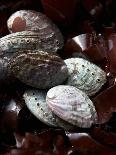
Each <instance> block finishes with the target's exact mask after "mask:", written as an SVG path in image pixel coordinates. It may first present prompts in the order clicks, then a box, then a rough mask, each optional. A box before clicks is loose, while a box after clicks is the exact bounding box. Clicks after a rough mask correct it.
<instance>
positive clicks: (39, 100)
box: [23, 89, 74, 130]
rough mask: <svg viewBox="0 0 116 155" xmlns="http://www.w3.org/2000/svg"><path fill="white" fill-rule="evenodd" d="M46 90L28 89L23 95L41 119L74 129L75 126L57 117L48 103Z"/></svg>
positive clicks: (51, 123)
mask: <svg viewBox="0 0 116 155" xmlns="http://www.w3.org/2000/svg"><path fill="white" fill-rule="evenodd" d="M46 94H47V91H46V90H35V89H32V90H27V91H26V92H25V93H24V95H23V97H24V100H25V103H26V105H27V107H28V109H29V110H30V111H31V112H32V114H33V115H34V116H36V117H37V118H38V119H39V120H40V121H42V122H44V123H45V124H47V125H50V126H54V127H58V126H59V127H62V128H64V129H66V130H69V129H74V126H73V125H71V124H69V123H67V122H65V121H63V120H62V119H60V118H59V117H57V116H56V115H55V114H54V113H53V112H52V111H51V109H50V108H49V107H48V105H47V104H46Z"/></svg>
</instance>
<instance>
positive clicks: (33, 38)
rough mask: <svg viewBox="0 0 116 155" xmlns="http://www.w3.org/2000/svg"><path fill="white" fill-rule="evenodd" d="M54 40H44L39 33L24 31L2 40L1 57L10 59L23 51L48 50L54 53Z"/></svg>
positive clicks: (0, 41)
mask: <svg viewBox="0 0 116 155" xmlns="http://www.w3.org/2000/svg"><path fill="white" fill-rule="evenodd" d="M52 41H53V40H51V39H50V38H44V36H40V35H39V34H38V33H37V32H32V31H22V32H17V33H13V34H9V35H7V36H5V37H2V38H1V39H0V57H2V58H3V57H8V58H10V57H11V56H12V55H13V54H14V53H15V52H19V51H21V50H32V51H34V50H38V49H39V50H44V51H45V50H47V52H54V48H53V42H52Z"/></svg>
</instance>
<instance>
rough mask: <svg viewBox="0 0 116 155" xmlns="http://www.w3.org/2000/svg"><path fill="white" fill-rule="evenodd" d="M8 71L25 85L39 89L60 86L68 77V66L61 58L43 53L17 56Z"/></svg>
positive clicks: (23, 53)
mask: <svg viewBox="0 0 116 155" xmlns="http://www.w3.org/2000/svg"><path fill="white" fill-rule="evenodd" d="M8 69H9V70H10V71H11V73H13V75H14V76H15V77H16V78H18V79H19V80H20V81H22V82H23V83H25V84H27V85H30V86H32V87H35V88H39V89H47V88H51V87H53V86H56V85H59V84H61V83H63V82H64V80H66V78H67V76H68V70H67V66H66V64H65V63H64V61H63V60H62V59H61V58H60V57H59V56H57V55H55V54H52V53H47V52H42V51H39V52H37V53H32V52H30V51H28V52H22V53H18V54H16V55H15V56H14V57H12V59H11V60H10V61H9V64H8Z"/></svg>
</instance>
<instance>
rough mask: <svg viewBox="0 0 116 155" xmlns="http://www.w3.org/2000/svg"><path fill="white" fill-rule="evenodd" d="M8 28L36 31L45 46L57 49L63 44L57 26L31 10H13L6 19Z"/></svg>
mask: <svg viewBox="0 0 116 155" xmlns="http://www.w3.org/2000/svg"><path fill="white" fill-rule="evenodd" d="M7 25H8V29H9V31H10V32H11V33H12V32H19V31H36V32H38V35H39V36H40V38H42V40H43V42H44V44H46V47H45V48H49V47H47V46H51V50H53V51H57V50H58V49H60V48H62V46H63V36H62V34H61V32H60V30H59V29H58V27H57V26H56V25H55V24H54V23H53V22H52V21H51V20H50V19H49V18H48V17H47V16H46V15H44V14H42V13H40V12H36V11H33V10H20V11H17V12H15V13H14V14H13V15H11V16H10V18H9V19H8V21H7Z"/></svg>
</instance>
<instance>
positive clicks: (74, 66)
mask: <svg viewBox="0 0 116 155" xmlns="http://www.w3.org/2000/svg"><path fill="white" fill-rule="evenodd" d="M65 63H66V65H67V67H68V72H69V77H68V80H67V82H66V84H67V85H72V86H75V87H77V88H79V89H81V90H82V91H84V92H85V93H87V95H90V96H91V95H94V94H95V93H96V92H98V91H99V90H100V88H101V87H102V86H103V85H104V83H105V82H106V73H105V72H104V71H103V70H102V69H101V68H99V67H98V66H96V65H95V64H93V63H91V62H89V61H87V60H85V59H83V58H70V59H66V60H65Z"/></svg>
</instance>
